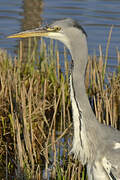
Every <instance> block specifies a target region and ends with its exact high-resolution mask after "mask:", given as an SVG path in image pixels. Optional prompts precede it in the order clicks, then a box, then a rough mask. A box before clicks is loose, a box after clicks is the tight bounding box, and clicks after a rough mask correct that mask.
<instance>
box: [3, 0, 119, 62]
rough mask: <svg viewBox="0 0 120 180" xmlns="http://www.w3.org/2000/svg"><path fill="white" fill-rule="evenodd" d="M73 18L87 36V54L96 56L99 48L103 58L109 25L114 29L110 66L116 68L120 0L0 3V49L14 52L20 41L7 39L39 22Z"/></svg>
mask: <svg viewBox="0 0 120 180" xmlns="http://www.w3.org/2000/svg"><path fill="white" fill-rule="evenodd" d="M68 17H70V18H73V19H75V20H77V21H78V22H79V23H80V24H81V25H82V26H83V27H84V29H85V30H86V32H87V34H88V48H89V54H93V53H96V54H97V55H99V51H98V46H99V44H101V45H102V48H103V53H104V54H105V49H106V43H107V38H108V34H109V30H110V27H111V25H114V28H113V32H112V38H111V43H110V48H109V63H108V64H109V65H116V64H117V61H116V47H117V48H119V47H120V1H119V0H109V1H108V0H69V1H68V0H60V1H57V0H43V1H42V0H24V1H22V0H14V1H9V0H4V1H2V0H0V48H5V49H7V50H8V52H9V53H11V54H13V53H14V52H15V47H17V46H18V42H19V40H15V39H6V36H7V35H9V34H12V33H16V32H19V31H21V30H25V29H30V28H33V27H38V26H39V25H40V24H41V22H46V21H47V22H48V23H49V22H51V21H53V20H56V19H62V18H68Z"/></svg>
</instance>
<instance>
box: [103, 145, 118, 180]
mask: <svg viewBox="0 0 120 180" xmlns="http://www.w3.org/2000/svg"><path fill="white" fill-rule="evenodd" d="M102 166H103V168H104V170H105V171H106V173H107V175H108V176H109V178H110V180H120V148H118V149H112V150H111V151H110V152H109V153H107V154H106V155H105V156H104V158H103V159H102Z"/></svg>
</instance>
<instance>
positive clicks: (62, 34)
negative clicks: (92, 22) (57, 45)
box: [8, 19, 86, 49]
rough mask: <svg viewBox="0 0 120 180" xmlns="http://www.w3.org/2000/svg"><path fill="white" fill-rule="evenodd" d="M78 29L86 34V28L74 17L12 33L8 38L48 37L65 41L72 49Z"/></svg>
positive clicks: (82, 33)
mask: <svg viewBox="0 0 120 180" xmlns="http://www.w3.org/2000/svg"><path fill="white" fill-rule="evenodd" d="M77 31H80V32H81V35H85V36H86V33H85V31H84V29H83V28H82V27H81V26H80V25H79V24H78V23H76V21H74V20H72V19H64V20H58V21H55V22H54V23H52V24H51V25H47V26H40V27H39V28H36V29H32V30H27V31H23V32H20V33H17V34H13V35H10V36H8V38H28V37H38V36H39V37H47V38H51V39H56V40H59V41H61V42H63V43H64V44H65V45H66V46H67V47H68V48H69V49H70V45H71V40H73V39H74V36H75V35H76V34H77ZM78 38H79V37H78Z"/></svg>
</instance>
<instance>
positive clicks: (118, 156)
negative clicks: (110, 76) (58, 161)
mask: <svg viewBox="0 0 120 180" xmlns="http://www.w3.org/2000/svg"><path fill="white" fill-rule="evenodd" d="M25 35H26V36H25ZM29 36H44V37H48V38H52V39H57V40H60V41H61V42H63V43H64V44H65V45H66V46H67V48H68V49H69V51H70V53H71V56H72V59H73V63H74V66H73V68H72V72H71V75H70V89H71V90H70V95H71V103H72V110H73V125H74V137H73V148H72V150H71V153H74V156H75V158H78V159H79V160H80V161H81V162H82V164H83V165H85V164H86V165H87V172H88V179H89V180H120V132H119V131H118V130H116V129H114V128H111V127H108V126H105V125H103V124H100V123H99V122H98V121H97V120H96V117H95V115H94V113H93V111H92V109H91V106H90V104H89V100H88V97H87V94H86V91H85V85H84V75H85V69H86V64H87V60H88V48H87V35H86V33H85V31H84V29H83V28H82V27H81V26H80V25H78V23H76V22H75V21H73V20H72V19H64V20H59V21H56V22H54V23H53V24H51V25H50V26H47V27H46V28H45V27H44V28H43V29H42V28H37V29H35V30H32V31H26V32H22V33H19V34H15V35H13V36H10V37H29Z"/></svg>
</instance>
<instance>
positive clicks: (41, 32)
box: [7, 28, 51, 38]
mask: <svg viewBox="0 0 120 180" xmlns="http://www.w3.org/2000/svg"><path fill="white" fill-rule="evenodd" d="M49 32H51V31H50V30H49V29H48V28H36V29H33V30H27V31H23V32H20V33H17V34H12V35H10V36H7V38H27V37H37V36H39V37H40V36H41V37H43V36H44V37H47V36H48V34H49Z"/></svg>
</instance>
